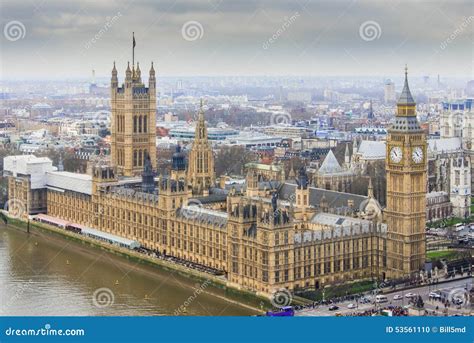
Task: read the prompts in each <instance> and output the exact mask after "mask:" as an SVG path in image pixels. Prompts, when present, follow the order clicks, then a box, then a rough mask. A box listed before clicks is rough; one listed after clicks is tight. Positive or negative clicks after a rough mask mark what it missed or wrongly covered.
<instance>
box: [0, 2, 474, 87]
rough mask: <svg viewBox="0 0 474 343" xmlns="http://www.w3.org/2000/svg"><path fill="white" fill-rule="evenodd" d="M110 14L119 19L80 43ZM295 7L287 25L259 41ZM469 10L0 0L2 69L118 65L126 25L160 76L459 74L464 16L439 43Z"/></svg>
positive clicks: (82, 70)
mask: <svg viewBox="0 0 474 343" xmlns="http://www.w3.org/2000/svg"><path fill="white" fill-rule="evenodd" d="M117 13H120V14H121V16H120V18H119V20H117V21H116V22H114V23H113V25H111V26H110V27H108V28H107V30H106V32H102V34H101V35H100V39H99V40H97V41H96V42H95V43H94V44H91V45H90V46H89V47H88V48H86V47H87V46H88V42H90V41H91V39H93V38H94V37H95V36H96V35H97V34H98V32H101V30H102V31H103V30H104V26H105V25H107V23H108V22H109V21H110V19H111V18H113V17H114V16H116V15H117ZM295 13H298V17H297V19H296V20H295V21H294V22H292V23H291V26H290V27H288V28H287V29H285V30H284V32H283V33H282V34H279V35H278V39H277V40H276V41H275V42H274V43H272V44H271V46H270V47H268V48H267V49H263V48H262V46H263V44H264V43H265V42H266V41H267V40H268V39H269V38H270V37H272V36H273V35H274V34H275V32H277V31H278V30H279V29H280V30H281V27H282V26H283V25H284V23H285V21H287V20H288V18H290V17H291V16H292V15H294V14H295ZM469 13H472V5H471V2H470V1H467V0H466V1H461V0H457V1H448V0H434V1H418V2H410V1H404V0H399V1H388V0H387V1H349V0H341V1H329V0H326V1H300V0H298V1H283V0H266V1H246V0H243V1H232V0H209V1H198V0H195V1H191V0H190V1H171V0H160V1H152V0H143V1H130V0H116V1H89V0H87V1H41V0H36V1H31V2H22V1H15V0H7V1H3V2H2V18H1V23H2V27H3V26H4V25H5V24H6V23H8V22H9V21H11V20H19V21H21V22H22V23H23V24H24V25H25V27H26V37H25V38H24V39H22V40H18V41H15V42H9V41H6V40H5V39H4V37H2V50H1V54H2V56H1V57H2V69H3V70H2V72H3V73H4V75H5V76H6V77H10V78H14V77H27V76H32V77H33V76H34V77H45V76H47V75H52V74H54V75H56V76H57V77H61V76H81V75H82V76H85V75H89V73H90V70H91V69H95V70H96V71H97V74H98V75H106V74H108V73H109V72H110V66H111V64H112V61H114V60H116V61H117V63H118V65H119V66H125V64H126V61H127V60H129V59H131V51H130V44H131V32H132V31H135V33H136V37H137V48H136V56H137V59H139V60H140V61H141V62H142V63H146V64H147V63H149V62H150V61H151V60H154V61H156V62H158V64H159V66H160V71H161V72H162V73H164V74H166V75H203V74H208V75H219V74H225V75H239V74H240V75H248V74H274V75H275V74H280V75H281V74H304V75H308V74H309V75H311V74H313V75H320V74H337V75H348V74H378V75H387V74H391V73H397V74H398V73H399V72H400V68H403V65H404V64H405V63H409V64H410V65H411V66H413V68H414V70H415V71H416V70H418V71H419V72H420V73H434V74H437V73H442V74H452V75H468V74H470V73H472V60H473V56H472V51H471V49H470V46H471V44H472V42H470V36H471V37H472V35H473V30H474V28H473V23H470V25H469V26H468V27H467V28H465V30H464V32H462V33H461V34H459V35H457V36H456V39H455V40H454V41H453V42H451V43H450V44H449V46H448V47H447V48H446V49H443V50H441V49H440V44H441V43H442V42H443V41H444V40H445V39H446V37H448V36H449V35H450V34H451V33H452V32H453V31H454V30H456V28H457V27H458V26H459V24H460V23H462V21H463V20H464V19H465V17H466V15H468V14H469ZM191 20H192V21H197V22H199V23H200V24H202V27H203V30H204V33H203V36H202V39H199V40H195V41H187V40H185V39H183V38H182V36H181V27H182V25H183V24H184V23H186V22H188V21H191ZM366 21H374V22H376V23H378V24H379V26H380V29H381V34H380V37H379V38H378V39H376V40H372V41H366V40H363V39H361V37H360V35H359V28H360V26H361V25H362V24H363V23H364V22H366ZM7 66H8V68H7ZM123 69H124V68H123Z"/></svg>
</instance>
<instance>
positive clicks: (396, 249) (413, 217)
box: [385, 67, 427, 278]
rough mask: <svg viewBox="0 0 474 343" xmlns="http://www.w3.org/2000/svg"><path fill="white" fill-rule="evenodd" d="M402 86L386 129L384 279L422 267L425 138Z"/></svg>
mask: <svg viewBox="0 0 474 343" xmlns="http://www.w3.org/2000/svg"><path fill="white" fill-rule="evenodd" d="M407 74H408V73H407V68H406V67H405V84H404V86H403V91H402V94H401V95H400V99H399V100H398V103H397V114H396V118H395V123H394V124H393V125H392V126H391V127H390V129H389V130H388V136H387V153H386V160H385V168H386V171H387V208H386V210H385V218H386V221H387V225H388V232H387V277H389V278H401V277H407V276H410V275H412V274H413V273H416V272H418V271H420V270H421V269H423V268H424V263H425V254H426V251H425V250H426V247H425V221H426V213H425V211H426V170H427V160H426V150H427V149H426V137H425V134H424V131H423V130H422V129H421V127H420V124H419V123H418V120H417V118H416V103H415V100H413V97H412V95H411V93H410V88H409V87H408V78H407Z"/></svg>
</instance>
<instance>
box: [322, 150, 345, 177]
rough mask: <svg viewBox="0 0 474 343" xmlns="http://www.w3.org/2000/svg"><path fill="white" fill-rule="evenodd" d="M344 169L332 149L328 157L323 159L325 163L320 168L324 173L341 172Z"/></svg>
mask: <svg viewBox="0 0 474 343" xmlns="http://www.w3.org/2000/svg"><path fill="white" fill-rule="evenodd" d="M342 171H344V170H343V169H342V167H341V165H340V164H339V162H338V161H337V159H336V156H334V153H333V152H332V150H329V152H328V154H327V155H326V158H325V159H324V161H323V164H322V165H321V167H320V168H319V172H320V173H322V174H330V173H339V172H342Z"/></svg>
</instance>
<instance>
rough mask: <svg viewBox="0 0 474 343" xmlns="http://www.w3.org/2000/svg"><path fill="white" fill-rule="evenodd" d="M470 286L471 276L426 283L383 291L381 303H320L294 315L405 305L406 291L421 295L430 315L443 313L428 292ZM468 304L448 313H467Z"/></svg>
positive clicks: (316, 314)
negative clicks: (334, 307)
mask: <svg viewBox="0 0 474 343" xmlns="http://www.w3.org/2000/svg"><path fill="white" fill-rule="evenodd" d="M471 286H472V278H469V279H462V280H453V281H450V282H445V283H440V284H436V285H427V286H423V287H418V288H411V289H404V290H403V291H402V290H398V291H394V292H390V293H384V295H386V296H387V298H388V302H386V303H383V304H373V303H368V304H360V303H359V304H357V303H356V302H355V301H344V302H340V303H337V304H336V305H337V306H339V309H338V310H336V311H329V305H321V306H319V307H317V308H315V309H304V310H301V311H297V312H296V313H295V316H334V315H335V314H336V313H340V314H342V315H349V314H350V313H354V312H364V311H366V310H371V309H374V308H376V307H377V308H380V307H385V306H388V305H394V306H405V305H408V301H409V299H408V298H406V297H405V294H407V293H408V292H411V293H415V294H418V295H421V297H422V298H423V301H424V303H425V309H426V310H428V311H429V314H430V315H432V312H433V311H435V312H436V314H437V315H444V313H443V310H444V305H443V304H442V303H441V302H440V301H432V300H430V299H429V296H428V295H429V293H430V292H432V291H438V290H448V291H455V290H456V291H457V290H458V291H459V292H462V289H464V288H466V287H467V289H470V288H471ZM395 295H403V298H402V299H401V300H393V297H394V296H395ZM372 298H375V296H372ZM350 303H353V304H354V305H356V306H358V307H357V308H356V309H350V308H348V305H349V304H350ZM436 306H438V307H439V309H438V310H436ZM469 306H470V305H469V304H467V305H466V306H463V307H461V309H457V308H456V307H455V306H451V307H449V309H448V315H454V314H463V313H464V314H467V313H469V312H470V311H471V308H470V307H469Z"/></svg>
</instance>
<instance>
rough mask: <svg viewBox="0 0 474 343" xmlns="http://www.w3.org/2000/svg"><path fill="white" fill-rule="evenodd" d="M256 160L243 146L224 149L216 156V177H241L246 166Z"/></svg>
mask: <svg viewBox="0 0 474 343" xmlns="http://www.w3.org/2000/svg"><path fill="white" fill-rule="evenodd" d="M254 159H255V156H254V154H253V153H252V152H250V151H248V150H246V149H245V147H243V146H226V147H223V148H222V149H220V150H219V151H218V152H217V154H216V156H215V163H214V164H215V169H216V175H217V176H221V175H226V174H227V175H232V174H233V175H240V174H241V173H242V171H243V167H244V165H245V164H246V163H249V162H251V161H253V160H254Z"/></svg>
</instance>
